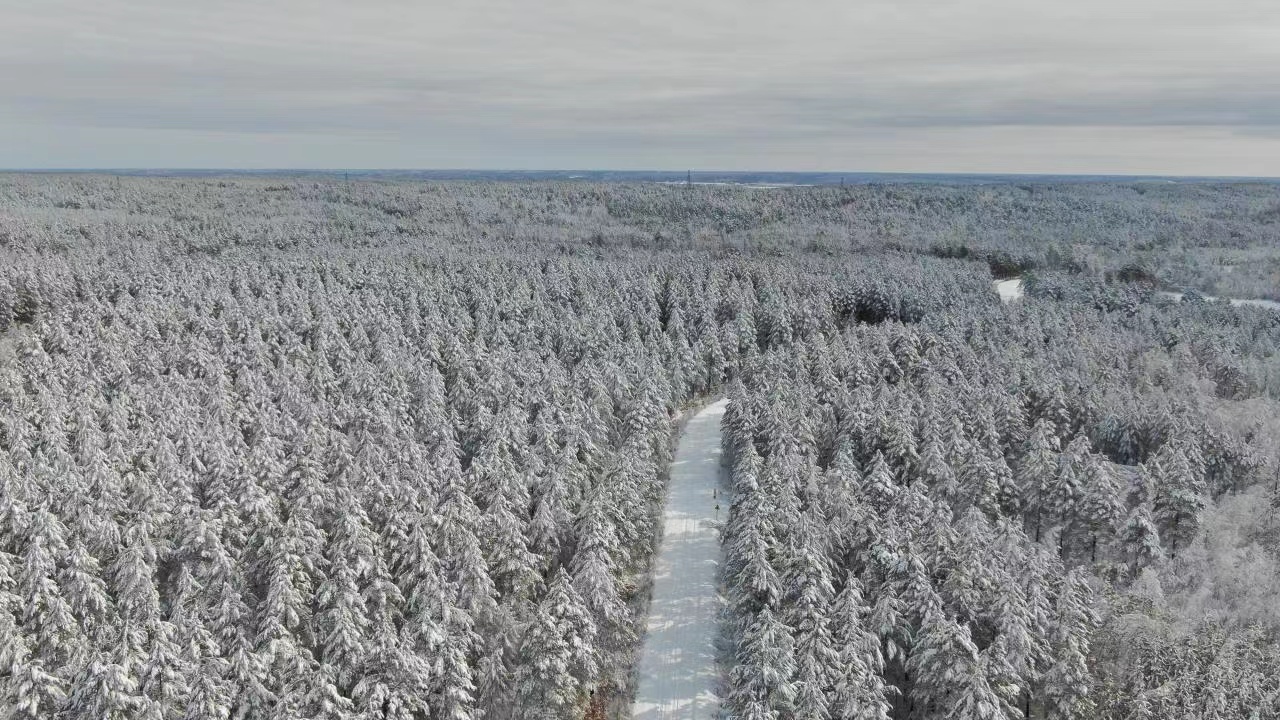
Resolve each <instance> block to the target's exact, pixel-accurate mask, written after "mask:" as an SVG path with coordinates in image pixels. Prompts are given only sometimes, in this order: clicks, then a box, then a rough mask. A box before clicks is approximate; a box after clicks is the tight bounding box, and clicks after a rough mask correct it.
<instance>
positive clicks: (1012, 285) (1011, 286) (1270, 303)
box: [993, 278, 1280, 310]
mask: <svg viewBox="0 0 1280 720" xmlns="http://www.w3.org/2000/svg"><path fill="white" fill-rule="evenodd" d="M993 284H994V285H995V286H996V292H998V293H1000V299H1001V300H1002V301H1003V302H1013V301H1014V300H1017V299H1018V298H1020V297H1022V278H1013V279H1012V280H996V281H995V282H994V283H993ZM1160 295H1162V296H1164V297H1167V298H1169V299H1171V300H1173V301H1174V302H1181V301H1182V293H1178V292H1167V291H1164V290H1161V291H1160ZM1203 297H1204V299H1205V300H1208V301H1209V302H1213V301H1214V300H1217V299H1218V298H1216V297H1214V296H1212V295H1205V296H1203ZM1227 300H1228V301H1229V302H1230V303H1231V304H1232V305H1234V306H1236V307H1240V306H1242V305H1248V306H1252V307H1260V308H1267V309H1269V310H1280V302H1276V301H1275V300H1255V299H1248V298H1246V299H1241V298H1227Z"/></svg>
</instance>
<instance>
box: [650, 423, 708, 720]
mask: <svg viewBox="0 0 1280 720" xmlns="http://www.w3.org/2000/svg"><path fill="white" fill-rule="evenodd" d="M727 404H728V401H727V400H720V401H717V402H714V403H712V404H710V405H708V406H707V407H705V408H703V409H702V410H701V411H700V412H699V413H698V414H697V415H695V416H694V417H693V418H692V419H691V420H689V422H688V424H687V425H686V426H685V431H684V435H682V436H681V438H680V444H679V446H678V447H677V448H676V455H675V460H674V461H673V462H672V464H671V480H670V483H669V487H668V494H667V506H666V510H665V511H664V514H663V527H664V530H663V534H662V547H661V548H659V550H658V557H657V559H656V561H655V563H654V577H653V602H652V604H651V605H650V607H649V623H648V633H647V634H646V636H645V639H644V648H643V650H641V653H640V667H639V685H638V687H637V690H636V701H635V705H634V707H633V709H632V717H633V718H636V719H637V720H685V719H688V720H693V719H694V718H698V719H699V720H711V718H714V717H715V716H716V713H717V712H718V710H719V706H720V699H719V697H717V692H718V687H719V685H720V668H719V667H718V666H717V663H716V647H715V640H716V637H717V635H718V633H719V629H718V618H719V612H720V596H719V593H718V592H717V589H716V585H717V573H718V570H719V564H720V534H719V531H718V530H717V528H716V524H717V521H718V520H719V519H720V518H721V517H722V516H723V515H724V514H725V513H727V512H728V508H729V503H728V501H727V498H723V497H715V496H713V490H714V489H715V488H717V487H719V484H720V482H719V477H720V476H719V474H720V420H721V418H722V417H723V416H724V409H725V406H726V405H727ZM717 503H718V504H719V505H720V509H719V510H717V509H716V505H717Z"/></svg>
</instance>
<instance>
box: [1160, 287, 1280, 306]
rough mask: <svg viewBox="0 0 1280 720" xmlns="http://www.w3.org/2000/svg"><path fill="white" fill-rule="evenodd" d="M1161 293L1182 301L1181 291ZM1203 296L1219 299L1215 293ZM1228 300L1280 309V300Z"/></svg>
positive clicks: (1234, 302)
mask: <svg viewBox="0 0 1280 720" xmlns="http://www.w3.org/2000/svg"><path fill="white" fill-rule="evenodd" d="M1160 294H1161V295H1163V296H1164V297H1167V298H1170V299H1172V300H1173V301H1174V302H1182V293H1180V292H1167V291H1164V290H1161V291H1160ZM1201 297H1203V298H1204V299H1205V300H1208V301H1209V302H1213V301H1215V300H1217V299H1218V298H1216V297H1214V296H1213V295H1202V296H1201ZM1227 301H1228V302H1230V303H1231V304H1232V305H1234V306H1235V307H1240V306H1242V305H1250V306H1253V307H1260V308H1268V309H1270V310H1280V302H1276V301H1275V300H1257V299H1252V298H1243V299H1241V298H1227Z"/></svg>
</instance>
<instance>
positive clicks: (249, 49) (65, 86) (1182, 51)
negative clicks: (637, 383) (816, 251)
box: [0, 0, 1280, 175]
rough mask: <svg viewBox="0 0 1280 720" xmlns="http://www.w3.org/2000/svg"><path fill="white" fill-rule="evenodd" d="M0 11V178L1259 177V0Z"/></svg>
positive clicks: (1278, 16)
mask: <svg viewBox="0 0 1280 720" xmlns="http://www.w3.org/2000/svg"><path fill="white" fill-rule="evenodd" d="M8 4H9V5H11V7H9V8H8V9H6V10H5V13H4V16H5V26H4V27H3V28H2V29H0V97H3V98H4V100H3V102H0V151H3V155H0V164H2V165H9V166H93V165H103V164H105V165H112V166H178V165H192V164H194V165H203V166H214V165H226V164H236V165H251V166H259V167H261V166H274V167H282V166H300V167H301V166H306V167H325V166H329V167H332V166H340V165H348V166H350V165H358V166H365V167H368V166H396V167H408V166H421V167H426V166H435V167H440V166H473V167H518V166H530V164H533V165H538V166H543V167H575V166H576V167H586V166H590V167H688V166H698V167H721V168H761V167H770V168H781V169H853V170H862V169H879V170H957V171H970V170H978V169H982V170H991V171H1044V172H1067V171H1083V172H1151V171H1156V172H1167V173H1187V174H1204V173H1216V174H1273V175H1274V174H1280V170H1276V169H1275V168H1274V167H1272V163H1274V162H1275V161H1274V160H1273V161H1268V160H1267V158H1280V144H1278V143H1277V139H1278V138H1280V132H1277V128H1280V81H1277V80H1276V79H1275V77H1274V69H1275V68H1276V67H1280V7H1277V6H1275V5H1274V3H1272V2H1270V0H1266V1H1263V0H1223V1H1222V2H1219V3H1215V4H1212V5H1211V4H1208V3H1198V2H1192V1H1191V0H1166V1H1164V2H1158V1H1157V0H1128V1H1127V2H1125V3H1116V2H1114V1H1113V0H1077V2H1073V3H1069V4H1068V3H1053V4H1049V3H1028V2H1025V0H969V1H967V2H965V3H956V2H942V1H941V0H898V1H894V2H890V1H888V0H871V1H869V2H868V1H863V2H848V0H821V1H814V0H810V1H807V2H805V1H800V0H798V1H797V2H795V3H777V2H763V1H762V0H732V1H730V0H702V1H701V2H698V3H687V2H679V1H677V0H637V1H633V2H628V3H601V2H599V1H598V0H597V1H595V2H587V1H586V0H551V1H549V2H546V3H527V2H516V1H515V0H472V1H471V2H459V1H456V0H449V1H444V0H427V1H426V2H421V1H415V2H410V1H408V0H369V1H368V2H363V3H351V2H339V1H337V0H309V1H308V2H301V1H300V0H276V1H275V2H267V3H262V2H256V3H254V2H242V1H241V0H227V1H224V2H220V3H216V4H208V3H194V2H186V1H184V0H169V1H168V2H159V1H156V0H145V1H137V2H128V3H122V2H92V1H91V0H44V2H41V3H28V4H21V5H20V4H18V3H16V2H13V3H8ZM3 138H8V139H9V141H8V142H6V141H5V140H4V139H3ZM73 139H74V140H73ZM981 143H989V144H988V145H987V146H985V147H983V146H982V145H981ZM6 146H9V147H6ZM5 156H7V157H5ZM361 159H363V161H361ZM1088 163H1093V164H1092V165H1090V164H1088ZM1269 167H1270V169H1269V170H1268V168H1269Z"/></svg>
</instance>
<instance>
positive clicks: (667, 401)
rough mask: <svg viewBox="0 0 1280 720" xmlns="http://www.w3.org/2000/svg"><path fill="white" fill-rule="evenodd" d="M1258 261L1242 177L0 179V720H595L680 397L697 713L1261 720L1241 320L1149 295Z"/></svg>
mask: <svg viewBox="0 0 1280 720" xmlns="http://www.w3.org/2000/svg"><path fill="white" fill-rule="evenodd" d="M1277 246H1280V190H1277V188H1276V187H1275V186H1270V187H1268V186H1246V185H1240V186H1233V185H1223V186H1209V185H1185V186H1184V185H1179V186H1165V185H1150V186H1101V185H1099V186H1094V185H1076V186H1056V187H1055V186H1028V187H1020V186H1013V185H1009V186H1003V185H1002V186H977V187H924V186H922V187H915V186H912V187H906V186H866V187H850V188H794V189H780V190H756V189H745V188H719V187H717V188H707V187H698V188H683V187H672V186H663V185H594V184H575V183H526V184H519V183H511V184H498V183H490V184H486V183H432V184H424V183H407V182H406V183H343V182H328V181H320V180H317V179H315V178H307V179H305V180H300V179H291V178H268V179H247V178H226V179H221V180H219V179H200V180H178V179H146V178H111V177H97V176H65V177H60V176H7V177H0V694H3V696H4V697H3V700H2V701H0V717H15V718H67V719H69V720H70V719H75V720H79V719H81V718H83V719H85V720H88V719H90V718H93V719H95V720H97V719H99V718H154V719H157V720H159V719H165V720H169V719H173V720H177V719H179V718H191V719H192V720H194V719H196V718H200V719H205V718H208V719H210V720H212V719H229V718H370V719H373V718H378V719H382V720H390V719H396V720H410V719H413V720H423V719H426V718H433V719H434V718H440V719H447V720H469V719H478V718H487V719H495V720H507V719H509V718H510V719H512V720H526V719H528V720H534V719H535V718H536V719H538V720H542V719H544V718H564V719H566V720H568V719H570V718H581V717H583V716H584V714H586V713H588V712H592V713H597V712H600V711H602V710H603V711H607V712H612V713H617V714H624V710H625V707H626V700H627V692H628V688H629V686H630V681H631V679H630V669H631V666H632V663H633V660H634V653H635V649H636V643H637V640H638V638H639V634H640V632H641V629H642V628H643V622H642V621H643V617H642V613H643V604H644V598H643V594H644V587H645V580H644V578H645V574H646V572H647V568H648V565H649V561H650V555H651V553H652V551H653V549H654V547H655V543H656V541H657V538H658V534H659V533H660V528H659V527H657V516H658V515H657V513H658V510H659V508H660V506H661V503H662V499H663V493H664V481H665V466H666V464H667V462H668V460H669V458H670V454H671V451H672V449H673V447H674V441H675V437H676V432H677V430H678V417H679V416H680V413H681V412H682V410H684V409H686V408H688V407H691V406H696V405H698V404H700V403H702V402H704V401H705V400H706V399H707V398H709V397H712V396H714V395H717V394H720V393H725V394H727V395H728V396H729V397H730V398H731V404H730V407H729V413H728V415H727V416H726V420H725V445H726V450H727V456H728V457H729V458H730V459H731V460H730V462H731V465H732V468H731V472H730V480H731V483H732V490H733V502H732V506H731V508H730V511H729V513H728V517H727V519H726V522H725V526H724V534H723V536H724V548H725V564H724V589H725V595H726V598H727V602H728V609H727V612H726V617H725V628H726V642H727V648H726V667H727V674H728V677H727V681H726V682H727V688H728V690H727V696H728V700H727V706H726V710H727V715H728V716H729V717H734V718H750V719H753V720H754V719H757V718H759V719H763V718H814V719H817V720H822V719H827V718H830V719H833V720H834V719H837V718H839V719H844V718H857V719H859V720H871V719H874V718H894V719H895V720H908V719H910V720H915V719H920V720H923V719H926V718H939V719H941V718H961V719H973V720H978V719H987V718H1010V719H1013V718H1024V717H1033V718H1064V719H1066V718H1070V719H1077V718H1078V719H1081V720H1084V719H1088V718H1106V719H1108V720H1111V719H1114V720H1121V719H1127V718H1153V719H1154V718H1222V719H1226V718H1243V717H1257V718H1274V717H1280V650H1277V647H1280V606H1278V605H1277V603H1276V602H1275V600H1274V598H1275V597H1276V593H1277V591H1280V562H1277V553H1280V463H1278V462H1277V443H1276V440H1275V438H1276V437H1280V404H1277V399H1278V398H1280V359H1278V356H1277V352H1278V351H1280V313H1278V312H1275V311H1271V310H1267V309H1264V308H1256V307H1242V308H1237V307H1231V306H1229V305H1226V304H1225V303H1208V302H1204V301H1203V300H1200V299H1198V298H1197V297H1196V296H1195V295H1189V296H1188V297H1187V299H1186V300H1185V301H1183V302H1171V301H1169V300H1168V299H1167V298H1163V297H1162V296H1160V295H1159V294H1157V293H1156V292H1155V290H1156V289H1157V288H1160V287H1170V288H1179V289H1180V288H1184V287H1194V288H1197V289H1200V290H1202V291H1204V292H1206V293H1209V294H1217V295H1226V296H1240V297H1276V296H1277V294H1278V293H1280V290H1277V288H1278V287H1280V285H1278V284H1277V280H1278V279H1280V251H1277V250H1276V249H1275V248H1276V247H1277ZM1226 268H1231V270H1230V271H1228V270H1226ZM1009 275H1021V276H1023V277H1024V278H1025V280H1026V287H1027V290H1028V296H1027V297H1026V298H1024V299H1022V300H1020V301H1018V302H1015V303H1011V304H1007V305H1006V304H1002V303H1001V302H1000V300H999V298H998V297H997V295H996V294H995V292H994V291H993V290H992V286H991V281H992V279H993V276H996V277H1003V276H1009Z"/></svg>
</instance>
